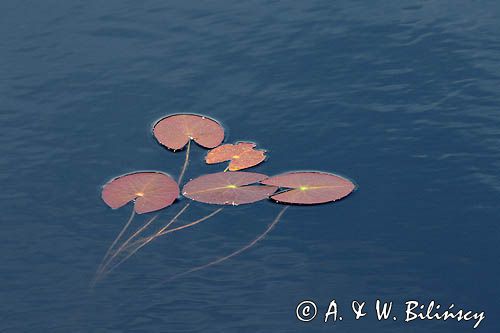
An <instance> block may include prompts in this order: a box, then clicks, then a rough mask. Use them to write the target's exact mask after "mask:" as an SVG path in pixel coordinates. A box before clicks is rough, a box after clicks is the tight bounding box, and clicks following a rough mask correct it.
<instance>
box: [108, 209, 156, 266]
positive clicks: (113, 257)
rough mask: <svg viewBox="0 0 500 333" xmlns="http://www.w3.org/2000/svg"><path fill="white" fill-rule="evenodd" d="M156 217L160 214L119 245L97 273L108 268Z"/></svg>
mask: <svg viewBox="0 0 500 333" xmlns="http://www.w3.org/2000/svg"><path fill="white" fill-rule="evenodd" d="M158 216H160V214H156V215H155V216H153V217H152V218H150V219H149V221H147V222H146V223H145V224H144V225H143V226H142V227H140V228H139V229H137V230H136V231H135V232H134V233H133V234H132V235H131V236H130V237H129V238H127V240H126V241H125V242H123V243H122V245H120V247H119V248H118V249H117V250H116V251H115V252H114V253H113V255H112V256H111V257H110V258H109V259H108V260H107V261H106V262H105V263H104V265H102V267H101V269H100V270H99V272H103V271H104V270H105V269H106V267H108V266H109V264H111V262H112V261H113V259H115V258H116V257H117V256H118V255H119V254H120V253H121V252H122V251H123V250H124V249H126V248H127V245H128V244H129V243H130V242H131V241H132V240H133V239H134V238H136V237H137V236H138V235H140V234H141V232H143V231H144V230H145V229H146V228H147V227H149V225H151V223H153V222H154V221H155V220H156V219H157V218H158Z"/></svg>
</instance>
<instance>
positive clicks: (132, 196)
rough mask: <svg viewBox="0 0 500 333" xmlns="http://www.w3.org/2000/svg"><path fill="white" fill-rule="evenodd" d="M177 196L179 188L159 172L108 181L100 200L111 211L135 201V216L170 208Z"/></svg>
mask: <svg viewBox="0 0 500 333" xmlns="http://www.w3.org/2000/svg"><path fill="white" fill-rule="evenodd" d="M178 196H179V186H178V185H177V183H176V182H175V181H174V180H173V179H172V178H171V177H170V176H169V175H166V174H164V173H160V172H135V173H130V174H127V175H123V176H120V177H117V178H115V179H113V180H111V181H109V182H108V183H107V184H106V185H104V188H103V189H102V199H103V200H104V202H105V203H106V204H107V205H108V206H110V207H111V208H113V209H117V208H120V207H122V206H124V205H126V204H127V203H128V202H130V201H133V200H134V201H135V203H134V210H135V212H136V213H137V214H143V213H149V212H153V211H155V210H159V209H162V208H165V207H168V206H170V205H171V204H172V203H173V202H174V201H175V199H176V198H177V197H178Z"/></svg>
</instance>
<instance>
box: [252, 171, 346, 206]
mask: <svg viewBox="0 0 500 333" xmlns="http://www.w3.org/2000/svg"><path fill="white" fill-rule="evenodd" d="M261 184H265V185H271V186H278V187H284V188H290V189H291V190H288V191H285V192H281V193H278V194H275V195H273V196H271V199H273V200H276V201H278V202H284V203H292V204H304V205H314V204H320V203H325V202H330V201H336V200H339V199H342V198H343V197H345V196H347V195H349V194H350V193H351V192H352V191H353V190H354V188H355V186H354V184H353V183H352V182H351V181H349V180H347V179H345V178H342V177H340V176H337V175H334V174H331V173H322V172H290V173H286V174H282V175H278V176H275V177H270V178H268V179H265V180H262V181H261Z"/></svg>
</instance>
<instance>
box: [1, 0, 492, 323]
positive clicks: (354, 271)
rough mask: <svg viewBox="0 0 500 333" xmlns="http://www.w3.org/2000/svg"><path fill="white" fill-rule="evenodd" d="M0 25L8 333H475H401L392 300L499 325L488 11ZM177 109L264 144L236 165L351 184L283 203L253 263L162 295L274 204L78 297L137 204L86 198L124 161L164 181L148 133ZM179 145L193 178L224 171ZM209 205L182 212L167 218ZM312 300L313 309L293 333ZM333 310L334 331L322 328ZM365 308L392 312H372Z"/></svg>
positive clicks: (430, 5) (21, 13)
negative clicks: (256, 158)
mask: <svg viewBox="0 0 500 333" xmlns="http://www.w3.org/2000/svg"><path fill="white" fill-rule="evenodd" d="M0 13H1V14H0V31H1V36H2V38H1V41H0V58H1V62H0V73H1V78H0V101H1V102H0V119H1V122H0V133H1V134H0V138H1V146H0V184H1V186H2V188H1V191H0V203H1V204H0V205H1V211H2V217H1V224H0V225H1V227H0V228H1V232H0V244H1V245H0V247H1V248H0V253H1V261H0V264H1V265H0V300H1V301H2V302H1V303H0V314H1V316H0V317H1V320H0V331H1V332H2V333H3V332H5V333H7V332H51V333H53V332H231V333H232V332H251V333H255V332H266V333H267V332H333V331H342V332H361V331H369V332H470V331H472V330H473V329H472V326H473V325H474V323H473V322H464V321H462V322H456V321H452V320H449V321H446V322H444V321H436V320H434V321H413V322H410V323H405V322H404V320H403V319H404V318H403V313H404V302H406V301H407V300H419V301H420V302H423V303H425V304H427V303H428V302H430V301H431V300H435V301H436V302H438V303H440V304H442V306H443V307H445V308H448V306H449V305H450V304H451V303H453V304H455V306H456V308H464V309H470V310H474V311H485V314H486V319H485V320H484V321H483V322H482V323H481V325H480V328H479V329H480V331H482V332H499V331H500V324H499V322H498V320H497V314H498V311H499V310H500V301H499V300H500V288H499V286H498V276H499V273H500V268H499V267H500V266H499V264H500V260H499V259H500V256H499V254H500V253H499V247H498V243H499V237H500V225H499V216H500V173H499V169H500V90H499V87H500V62H499V59H500V20H499V19H498V17H499V14H500V4H498V3H497V2H494V1H475V2H470V1H461V0H460V1H397V2H393V4H388V3H387V2H382V1H370V2H368V1H365V2H362V1H337V2H335V3H333V2H332V1H301V2H299V1H292V2H278V1H251V2H243V1H211V2H198V1H196V2H193V1H168V2H166V1H99V2H98V1H53V0H52V1H43V2H41V1H2V3H1V4H0ZM177 112H188V113H198V114H205V115H207V116H210V117H213V118H215V119H217V120H219V121H220V122H221V123H222V124H223V125H224V127H225V128H226V130H227V133H226V134H227V135H226V141H227V142H235V141H238V140H251V141H255V142H256V143H257V144H258V147H259V148H263V149H267V150H268V154H269V158H268V160H267V161H266V162H265V163H263V164H261V165H260V166H258V167H256V168H253V169H251V171H257V172H262V173H265V174H269V175H275V174H279V173H282V172H286V171H292V170H324V171H329V172H334V173H338V174H341V175H345V176H348V177H349V178H350V179H353V180H354V181H355V182H356V184H357V185H358V186H359V187H358V189H357V191H356V192H355V193H354V194H353V195H351V196H349V197H348V198H347V199H345V200H342V201H340V202H337V203H334V204H327V205H320V206H314V207H296V206H294V207H291V208H290V209H288V210H287V211H286V213H285V214H284V215H283V218H282V220H281V222H280V223H279V224H278V225H277V226H276V228H275V229H274V230H273V231H272V232H271V233H270V234H269V235H268V236H267V237H266V238H265V239H263V240H262V241H260V242H259V243H258V244H257V245H256V246H254V247H253V248H251V249H250V250H248V251H247V252H245V253H243V254H241V255H239V256H237V257H234V258H232V259H231V260H230V261H226V262H225V263H222V264H220V265H217V266H213V267H211V268H209V269H206V270H202V271H199V272H195V273H192V274H189V275H186V276H183V277H182V278H180V279H177V280H173V281H169V282H164V281H165V279H167V278H168V277H170V276H172V275H173V274H177V273H180V272H183V271H185V270H187V269H190V268H192V267H194V266H197V265H200V264H204V263H206V262H208V261H210V260H213V259H215V258H218V257H221V256H223V255H226V254H228V253H230V252H231V251H233V250H235V249H237V248H239V247H241V246H243V245H245V244H247V243H248V242H250V241H251V240H252V239H254V238H255V237H256V236H257V235H258V234H260V233H261V232H263V231H264V230H265V228H266V227H267V226H268V225H269V224H270V223H271V221H272V220H273V219H274V218H275V216H276V215H277V214H278V212H279V211H280V209H281V207H280V206H279V205H277V204H275V203H273V202H271V201H263V202H259V203H256V204H252V205H246V206H239V207H228V208H226V209H225V210H224V211H223V212H221V213H220V214H219V215H217V216H215V217H214V218H212V219H210V220H208V221H207V222H206V223H203V224H200V225H198V226H196V227H194V228H192V229H189V230H185V231H183V232H178V233H176V234H173V235H172V237H165V238H164V239H159V240H157V241H156V242H154V243H152V244H150V246H148V247H145V248H144V249H143V250H142V251H141V252H139V253H138V254H137V255H136V256H134V257H133V258H131V260H129V261H128V262H127V263H125V264H124V265H122V266H121V267H120V268H119V269H117V270H116V271H115V272H113V274H111V275H109V276H108V278H107V279H106V280H104V281H103V282H102V283H100V284H98V285H97V286H96V287H95V288H94V289H93V290H89V282H90V281H91V279H92V277H93V275H94V272H95V270H96V268H97V265H98V264H99V261H100V260H101V258H102V256H103V254H104V253H105V252H106V249H107V247H108V246H109V245H110V243H111V242H112V240H113V239H114V237H115V236H116V234H117V233H118V232H119V230H120V229H121V227H122V225H123V224H124V223H125V221H126V220H127V218H128V216H129V214H130V210H131V206H130V205H128V206H127V207H124V208H122V209H120V210H111V209H109V208H108V207H107V206H106V205H105V204H104V203H103V202H102V201H101V198H100V190H101V186H102V185H103V184H104V183H105V182H106V181H108V180H109V179H111V178H113V177H115V176H118V175H121V174H124V173H127V172H131V171H135V170H162V171H165V172H167V173H170V174H171V175H172V176H174V177H176V176H177V175H178V173H179V171H180V168H181V166H182V163H183V159H184V154H183V153H176V154H174V153H172V152H169V151H167V150H165V149H164V148H162V147H161V146H160V145H158V144H157V143H156V142H155V140H154V139H153V137H152V135H151V125H152V124H153V123H154V121H155V120H157V119H159V118H161V117H163V116H164V115H167V114H171V113H177ZM192 148H193V149H192V156H191V163H190V166H189V168H188V170H187V173H186V177H187V179H189V178H194V177H196V176H199V175H201V174H204V173H209V172H216V171H220V170H222V169H223V167H224V166H222V165H211V166H206V165H204V163H203V157H204V155H205V153H206V151H205V150H203V149H202V148H201V147H199V146H193V147H192ZM186 202H187V199H183V198H181V199H180V200H179V201H178V202H177V203H175V204H174V205H173V206H172V207H170V208H168V209H165V210H164V211H162V215H161V216H160V219H159V222H158V226H159V225H160V224H161V223H164V222H165V221H167V220H168V219H169V218H170V217H171V216H173V215H174V214H175V213H176V212H177V211H178V210H179V209H180V208H181V207H182V206H183V205H184V204H185V203H186ZM214 209H215V208H214V207H212V206H210V205H203V204H192V207H190V210H189V211H187V212H186V214H185V215H183V218H181V220H180V221H179V223H188V222H190V221H192V220H193V219H196V218H198V217H200V216H203V215H205V214H208V213H210V212H212V211H213V210H214ZM145 218H147V217H140V218H138V219H136V220H135V224H134V225H135V226H139V225H140V224H141V223H142V222H143V221H144V220H145ZM160 282H162V283H160ZM307 299H308V300H314V301H315V302H316V304H317V306H318V309H319V313H318V317H317V318H316V319H315V320H314V321H311V322H309V323H303V322H300V321H299V320H298V319H297V318H296V317H295V307H296V306H297V304H298V303H300V302H301V301H302V300H307ZM332 299H335V300H336V301H337V302H338V304H339V309H340V312H341V315H343V316H344V317H345V318H344V320H343V321H342V322H340V321H338V322H335V323H333V322H332V321H329V322H328V323H324V322H323V315H324V312H325V311H326V308H327V307H328V304H329V303H330V301H331V300H332ZM377 299H381V300H387V301H389V300H391V301H393V302H394V304H395V305H394V306H395V309H394V312H395V314H397V315H398V317H399V318H398V320H397V321H393V320H387V321H382V322H379V321H378V320H377V319H376V317H375V314H374V309H373V308H374V307H373V303H374V302H375V300H377ZM352 300H359V301H362V300H364V301H366V302H367V306H366V310H367V312H369V313H368V315H367V316H366V317H365V318H362V319H360V320H358V321H356V320H355V319H354V314H353V313H352V311H351V309H350V304H351V301H352Z"/></svg>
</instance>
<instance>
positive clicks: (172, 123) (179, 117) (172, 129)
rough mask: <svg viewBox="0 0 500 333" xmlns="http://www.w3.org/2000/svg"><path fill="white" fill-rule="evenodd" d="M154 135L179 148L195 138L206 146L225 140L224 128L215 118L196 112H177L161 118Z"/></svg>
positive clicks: (167, 144)
mask: <svg viewBox="0 0 500 333" xmlns="http://www.w3.org/2000/svg"><path fill="white" fill-rule="evenodd" d="M153 135H154V136H155V138H156V139H157V140H158V142H159V143H160V144H162V145H164V146H165V147H167V148H169V149H173V150H179V149H182V148H184V146H185V145H186V144H187V143H188V142H189V140H194V141H195V142H196V143H197V144H199V145H200V146H202V147H205V148H214V147H217V146H218V145H220V144H221V143H222V141H223V140H224V129H223V128H222V126H221V125H220V124H219V123H218V122H216V121H215V120H213V119H210V118H208V117H204V116H199V115H194V114H175V115H171V116H167V117H165V118H163V119H161V120H159V121H158V122H157V123H156V124H155V125H154V127H153Z"/></svg>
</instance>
